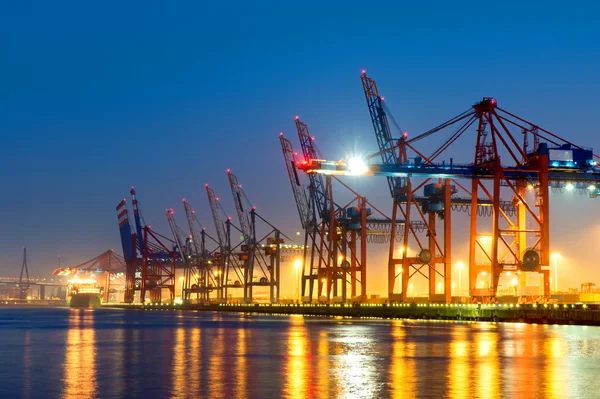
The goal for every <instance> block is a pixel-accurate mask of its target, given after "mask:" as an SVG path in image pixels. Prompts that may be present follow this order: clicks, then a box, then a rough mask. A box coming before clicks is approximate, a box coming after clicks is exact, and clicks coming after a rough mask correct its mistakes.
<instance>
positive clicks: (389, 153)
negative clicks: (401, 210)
mask: <svg viewBox="0 0 600 399" xmlns="http://www.w3.org/2000/svg"><path fill="white" fill-rule="evenodd" d="M360 80H361V82H362V86H363V90H364V92H365V99H366V100H367V106H368V107H369V114H370V115H371V123H372V124H373V130H374V131H375V137H376V138H377V145H378V146H379V153H380V154H381V161H382V162H383V164H385V165H396V164H398V161H399V157H398V153H397V152H396V150H395V149H394V140H393V139H392V133H391V131H390V125H389V122H388V117H387V115H386V113H385V110H384V108H383V98H382V97H380V96H379V90H378V89H377V84H376V83H375V81H374V80H373V79H371V78H369V77H367V73H366V72H365V71H363V72H362V74H361V75H360ZM387 181H388V186H389V188H390V193H391V194H392V197H395V193H397V192H398V191H397V190H398V189H399V188H400V185H401V178H399V177H391V176H388V178H387Z"/></svg>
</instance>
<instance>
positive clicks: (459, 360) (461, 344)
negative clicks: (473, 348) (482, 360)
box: [446, 326, 471, 398]
mask: <svg viewBox="0 0 600 399" xmlns="http://www.w3.org/2000/svg"><path fill="white" fill-rule="evenodd" d="M467 333H468V330H467V328H466V327H465V326H457V328H456V329H455V330H454V331H452V332H451V341H450V345H449V348H448V356H449V357H450V365H449V370H448V375H447V382H446V384H447V386H448V390H449V393H450V397H452V398H468V397H470V396H471V395H470V381H471V367H470V366H471V365H470V353H469V342H468V340H467V339H468V334H467Z"/></svg>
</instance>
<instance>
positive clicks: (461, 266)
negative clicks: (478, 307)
mask: <svg viewBox="0 0 600 399" xmlns="http://www.w3.org/2000/svg"><path fill="white" fill-rule="evenodd" d="M463 267H465V264H464V263H462V262H458V263H457V264H456V268H457V269H458V295H460V294H461V292H462V288H461V281H462V278H461V277H460V271H461V270H462V268H463Z"/></svg>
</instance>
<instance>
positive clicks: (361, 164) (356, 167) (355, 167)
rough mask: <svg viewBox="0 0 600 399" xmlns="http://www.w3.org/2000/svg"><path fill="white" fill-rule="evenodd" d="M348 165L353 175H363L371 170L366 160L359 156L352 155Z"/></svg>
mask: <svg viewBox="0 0 600 399" xmlns="http://www.w3.org/2000/svg"><path fill="white" fill-rule="evenodd" d="M346 166H347V168H348V172H350V173H351V174H353V175H362V174H363V173H366V172H367V171H368V170H369V168H368V167H367V164H366V163H365V161H363V160H362V159H361V158H358V157H350V158H349V159H348V162H347V164H346Z"/></svg>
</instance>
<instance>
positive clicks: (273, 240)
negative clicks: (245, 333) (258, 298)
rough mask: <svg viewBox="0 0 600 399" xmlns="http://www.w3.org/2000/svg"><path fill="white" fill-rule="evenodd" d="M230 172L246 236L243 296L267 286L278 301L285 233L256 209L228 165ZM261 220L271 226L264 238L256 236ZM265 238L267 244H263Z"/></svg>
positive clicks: (235, 199) (234, 199)
mask: <svg viewBox="0 0 600 399" xmlns="http://www.w3.org/2000/svg"><path fill="white" fill-rule="evenodd" d="M227 176H228V179H229V185H230V187H231V193H232V195H233V202H234V203H235V207H236V211H237V214H238V219H239V220H240V226H241V227H242V228H241V230H242V233H243V238H244V241H243V245H242V255H243V256H244V258H243V259H244V266H245V269H244V276H245V277H246V279H245V281H244V292H245V293H244V299H245V300H246V302H251V301H252V299H253V287H255V286H259V287H260V286H263V287H265V286H268V287H269V294H270V301H271V302H273V303H277V302H278V301H279V286H280V285H279V276H280V263H281V256H280V255H281V244H282V243H283V239H281V235H283V234H282V233H281V232H280V231H279V229H277V228H275V227H274V226H273V225H272V224H271V223H269V222H268V221H267V220H265V219H264V218H263V217H261V216H260V215H259V214H258V213H257V212H256V207H255V206H252V205H251V204H250V201H249V200H248V197H247V196H246V194H245V193H244V190H243V189H242V185H241V184H239V182H238V179H237V176H236V175H234V174H233V173H232V172H231V170H229V169H227ZM245 203H246V204H248V206H249V209H247V208H245V206H244V204H245ZM258 221H261V222H263V225H264V226H266V228H267V229H268V230H269V231H268V232H267V234H265V235H262V234H261V237H262V238H259V237H257V222H258ZM271 235H272V236H271ZM265 241H266V245H261V244H262V243H264V242H265ZM255 273H256V275H255Z"/></svg>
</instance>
